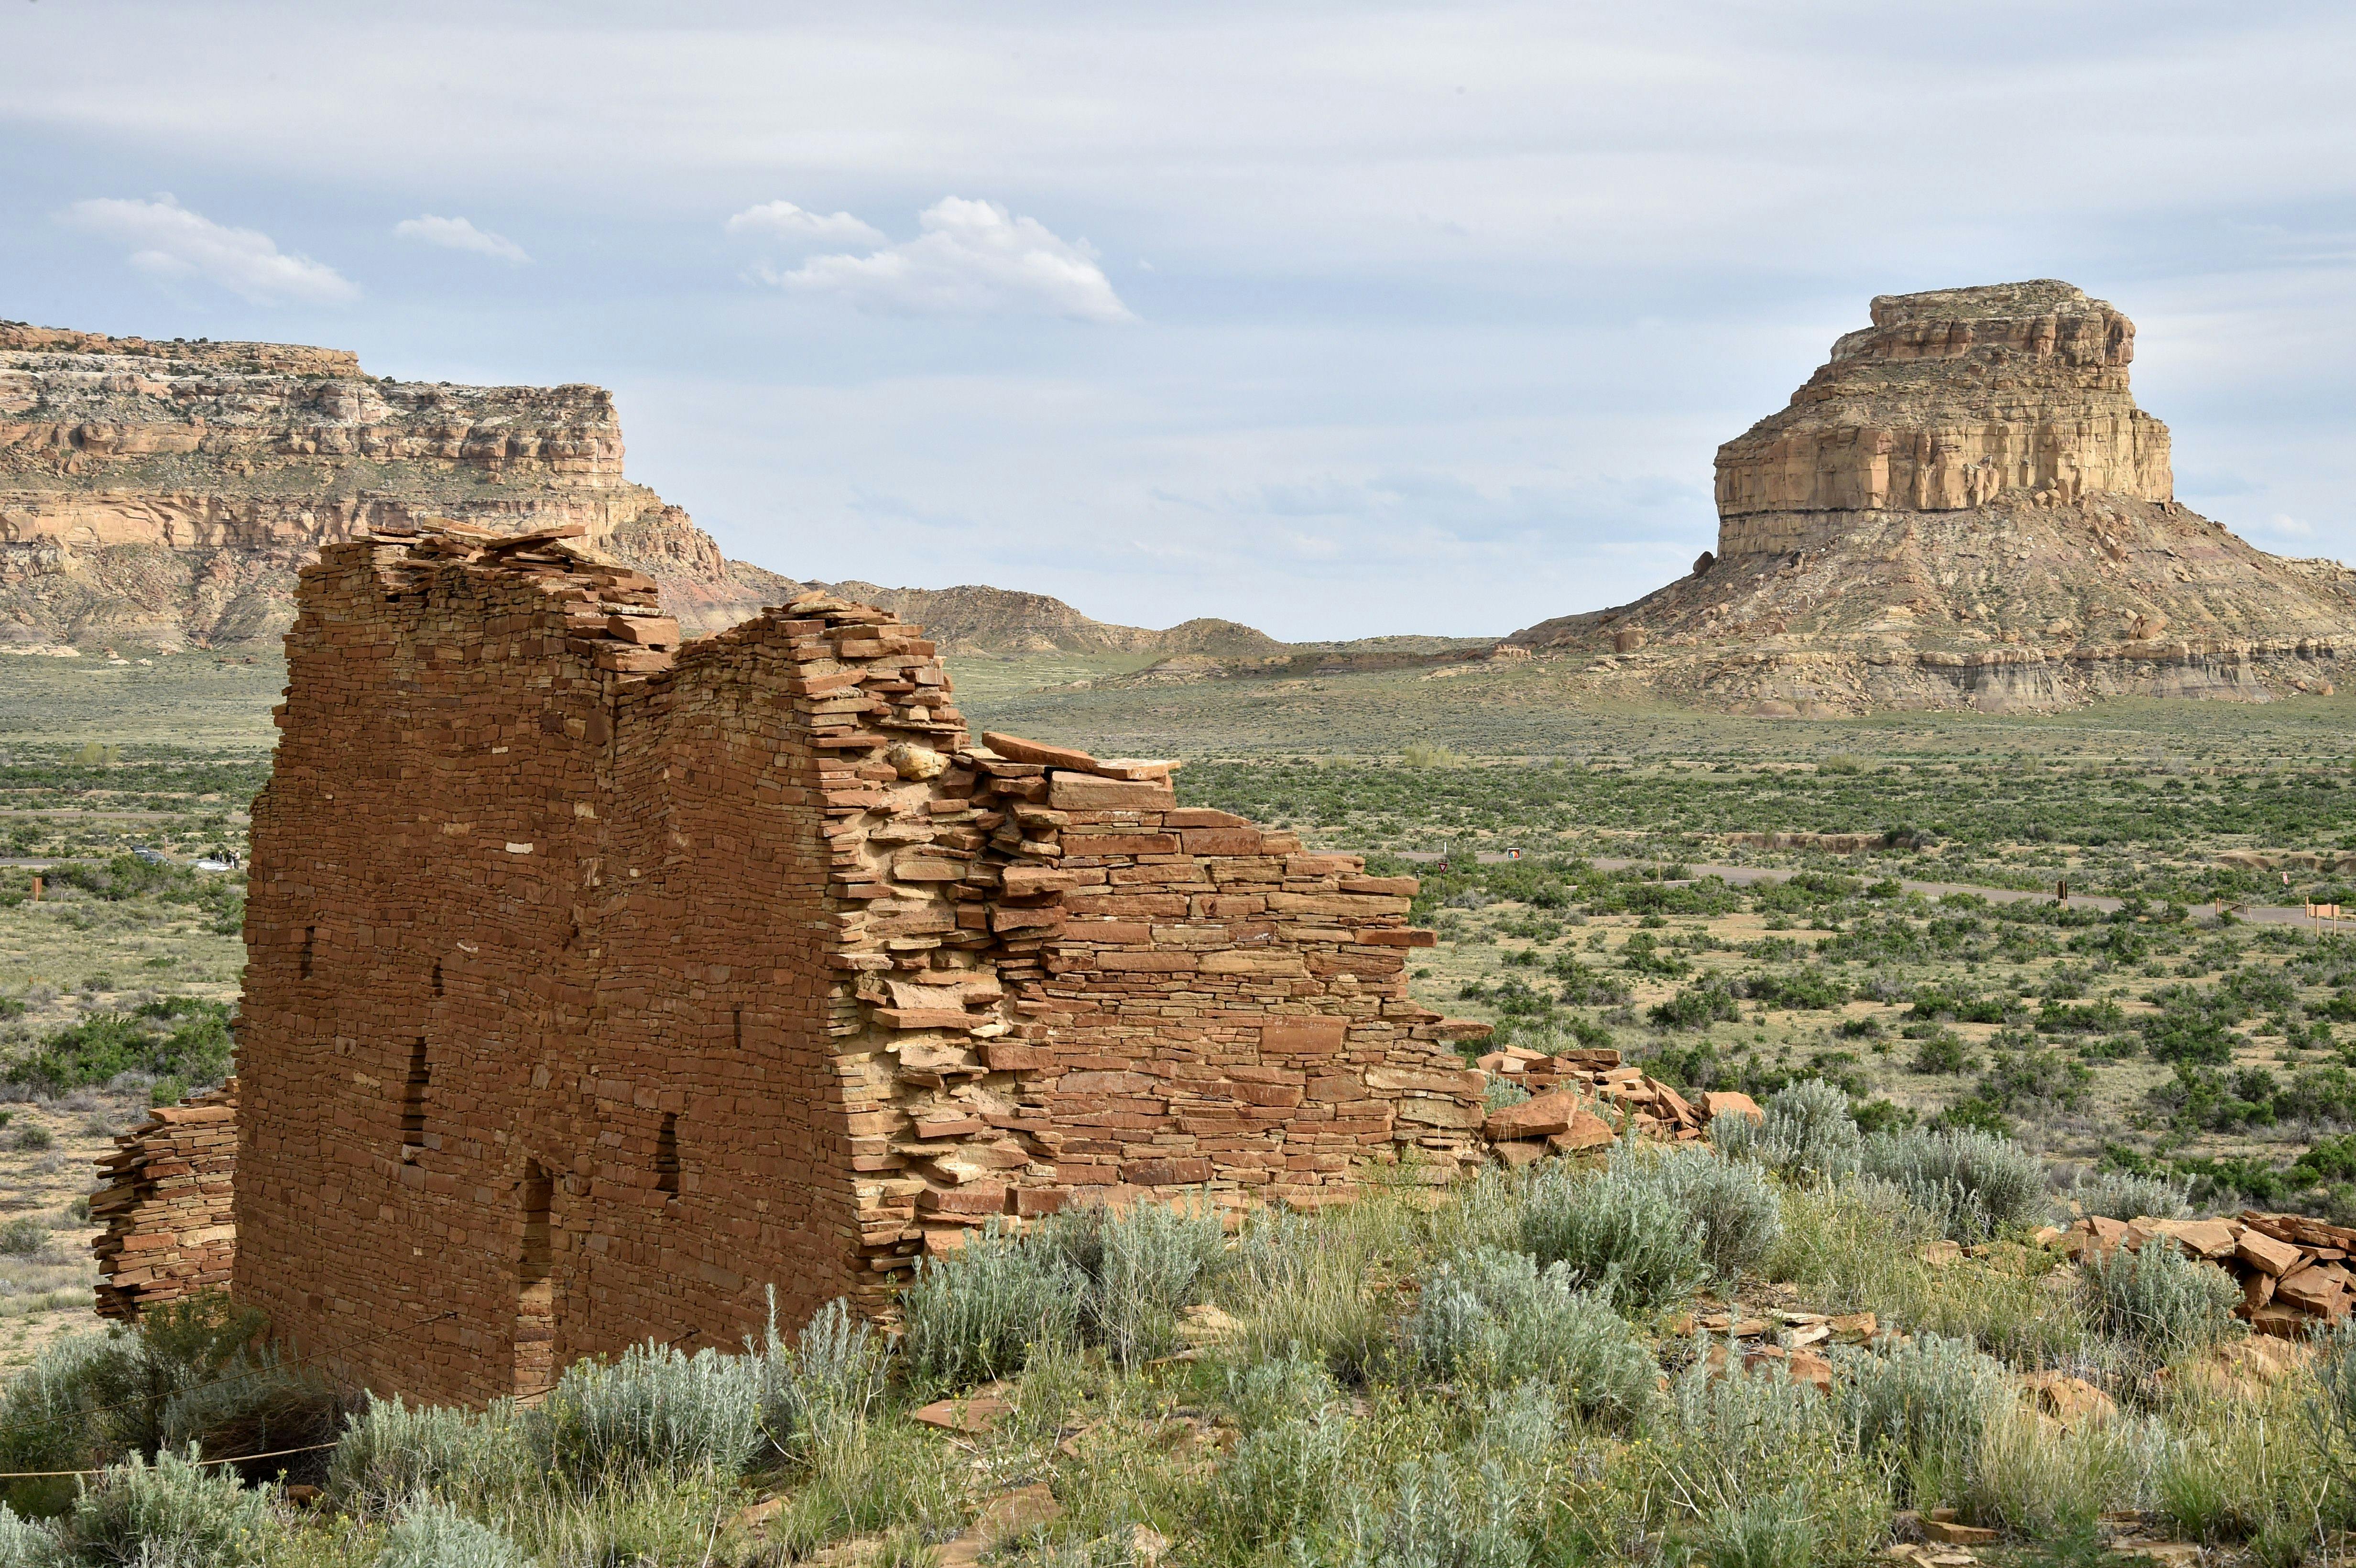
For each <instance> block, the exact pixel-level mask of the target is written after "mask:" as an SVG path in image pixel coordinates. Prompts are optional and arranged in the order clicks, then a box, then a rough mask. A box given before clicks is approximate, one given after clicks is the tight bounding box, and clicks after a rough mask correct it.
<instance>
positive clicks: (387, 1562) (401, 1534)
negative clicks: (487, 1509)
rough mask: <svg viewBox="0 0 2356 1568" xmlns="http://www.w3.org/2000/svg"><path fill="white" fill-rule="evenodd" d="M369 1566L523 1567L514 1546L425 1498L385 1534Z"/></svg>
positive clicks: (396, 1567)
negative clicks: (379, 1548) (382, 1546)
mask: <svg viewBox="0 0 2356 1568" xmlns="http://www.w3.org/2000/svg"><path fill="white" fill-rule="evenodd" d="M373 1568H525V1563H524V1555H523V1553H522V1552H520V1551H519V1550H517V1548H516V1543H515V1542H514V1541H510V1540H509V1539H508V1538H507V1537H506V1536H504V1535H502V1534H500V1533H499V1532H498V1531H496V1530H493V1529H491V1528H490V1527H489V1526H487V1525H483V1524H477V1523H476V1522H475V1521H474V1520H471V1519H468V1518H467V1517H466V1515H465V1514H462V1513H460V1512H459V1511H458V1510H457V1509H454V1508H452V1507H451V1506H450V1505H449V1504H448V1503H445V1502H438V1501H434V1500H432V1499H427V1500H423V1501H421V1502H419V1503H418V1504H416V1506H414V1507H412V1508H411V1509H408V1510H407V1511H406V1512H404V1513H403V1514H402V1516H401V1518H400V1519H399V1520H395V1521H394V1523H393V1527H392V1528H391V1530H389V1531H386V1532H385V1537H384V1549H383V1550H382V1551H380V1552H378V1553H377V1554H376V1562H375V1563H374V1565H373Z"/></svg>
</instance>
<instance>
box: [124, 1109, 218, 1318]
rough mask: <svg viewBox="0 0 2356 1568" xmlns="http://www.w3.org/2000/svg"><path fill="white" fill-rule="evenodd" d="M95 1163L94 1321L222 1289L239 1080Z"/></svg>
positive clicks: (139, 1132)
mask: <svg viewBox="0 0 2356 1568" xmlns="http://www.w3.org/2000/svg"><path fill="white" fill-rule="evenodd" d="M114 1143H115V1150H114V1152H113V1153H112V1154H111V1155H109V1156H108V1157H106V1158H104V1159H102V1160H101V1161H100V1162H99V1167H98V1168H99V1175H100V1186H99V1189H98V1190H97V1191H96V1192H95V1193H93V1194H91V1200H90V1212H91V1218H92V1219H94V1220H97V1221H99V1222H100V1223H101V1224H102V1225H103V1226H104V1227H105V1229H104V1230H103V1231H102V1232H100V1234H99V1236H98V1239H97V1240H96V1241H95V1242H93V1243H91V1250H92V1251H93V1252H94V1253H96V1254H97V1256H98V1275H99V1281H98V1315H99V1316H100V1317H112V1318H118V1319H123V1320H129V1319H133V1318H136V1317H138V1316H139V1315H140V1313H141V1312H142V1311H144V1310H145V1308H147V1307H154V1306H156V1305H158V1304H160V1303H163V1302H166V1301H177V1300H178V1299H179V1298H180V1297H181V1296H187V1295H189V1294H191V1293H192V1292H195V1291H199V1290H207V1289H214V1288H220V1287H225V1286H227V1285H228V1284H229V1282H230V1260H231V1257H232V1256H233V1254H234V1253H235V1251H236V1243H237V1230H236V1227H235V1225H234V1224H233V1223H232V1222H231V1220H230V1185H231V1178H232V1175H233V1173H234V1171H235V1169H236V1166H237V1083H236V1081H235V1080H231V1081H230V1083H226V1084H223V1085H222V1086H221V1087H220V1088H219V1089H215V1090H212V1091H209V1093H202V1094H193V1095H190V1096H189V1097H188V1098H187V1100H185V1101H183V1102H181V1103H180V1104H177V1105H163V1106H158V1107H157V1108H156V1109H155V1111H154V1112H152V1113H150V1115H149V1116H148V1118H147V1120H146V1121H145V1122H143V1123H141V1124H140V1125H138V1126H136V1127H134V1128H133V1129H132V1130H131V1131H129V1132H127V1133H121V1134H118V1135H116V1136H115V1139H114Z"/></svg>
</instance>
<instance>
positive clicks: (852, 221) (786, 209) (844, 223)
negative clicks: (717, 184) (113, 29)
mask: <svg viewBox="0 0 2356 1568" xmlns="http://www.w3.org/2000/svg"><path fill="white" fill-rule="evenodd" d="M725 227H726V228H727V230H728V232H729V233H731V234H758V235H763V236H766V237H769V238H774V239H780V240H802V241H807V242H809V243H810V244H813V245H882V244H883V243H885V240H884V238H883V230H882V229H877V228H875V227H874V226H873V225H872V224H868V223H863V222H862V221H861V220H860V219H856V218H853V217H852V216H851V214H849V213H847V212H837V213H832V214H828V213H819V212H808V211H805V210H803V209H802V208H798V207H796V206H795V205H794V204H793V203H792V202H790V201H765V202H763V203H761V204H760V205H759V206H758V207H748V208H745V209H744V211H742V212H740V213H737V214H736V215H735V216H734V217H733V218H731V219H729V220H728V222H727V224H726V225H725Z"/></svg>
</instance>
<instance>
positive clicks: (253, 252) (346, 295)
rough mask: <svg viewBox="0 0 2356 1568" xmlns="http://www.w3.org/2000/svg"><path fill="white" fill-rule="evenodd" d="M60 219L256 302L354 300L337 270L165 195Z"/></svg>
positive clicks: (145, 259) (106, 203) (144, 262)
mask: <svg viewBox="0 0 2356 1568" xmlns="http://www.w3.org/2000/svg"><path fill="white" fill-rule="evenodd" d="M60 220H61V221H63V222H65V223H68V224H70V225H71V226H72V227H74V228H76V229H85V230H87V231H89V232H90V233H92V234H99V235H103V236H104V237H106V238H107V239H110V240H121V241H123V243H125V244H128V245H131V246H134V247H135V249H134V250H133V251H132V252H131V264H132V265H133V266H134V267H136V268H138V269H139V270H140V271H141V272H148V273H152V274H153V275H155V276H156V277H159V278H190V277H196V278H203V279H205V280H207V281H208V282H210V283H219V284H220V286H221V287H223V288H225V289H227V290H229V291H230V293H233V294H236V295H238V296H240V297H241V298H243V299H247V300H251V301H252V302H253V303H254V304H277V303H279V302H281V301H285V300H300V301H304V302H306V303H308V304H342V303H344V302H345V301H347V300H353V299H357V298H359V292H360V291H359V289H358V288H357V287H356V286H354V284H353V283H351V281H350V280H349V279H348V278H346V277H345V276H344V275H343V274H342V273H341V272H337V271H336V270H335V269H334V268H333V267H330V266H328V265H327V263H326V262H324V261H313V260H311V259H310V258H309V257H308V256H291V255H288V254H287V253H286V252H285V251H281V250H280V249H279V248H278V245H277V242H276V241H274V240H272V239H271V238H270V236H269V235H267V234H264V233H262V231H261V230H259V229H231V228H229V227H227V226H226V225H224V224H220V223H215V222H214V221H213V220H212V219H209V218H207V217H205V216H203V215H202V214H201V213H195V212H191V211H189V210H188V209H187V208H185V207H182V206H181V205H180V204H179V202H178V201H177V199H176V198H175V197H173V196H172V195H171V194H170V193H169V192H164V193H161V194H159V195H157V196H156V197H155V199H153V200H152V201H126V200H118V199H115V198H113V197H99V198H94V199H92V200H89V201H77V202H75V203H74V204H73V205H72V206H71V207H70V208H67V209H66V210H65V212H64V213H63V214H62V215H61V217H60Z"/></svg>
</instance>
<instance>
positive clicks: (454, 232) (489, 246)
mask: <svg viewBox="0 0 2356 1568" xmlns="http://www.w3.org/2000/svg"><path fill="white" fill-rule="evenodd" d="M392 232H393V234H394V236H395V237H396V238H398V239H402V240H422V241H423V242H424V243H425V244H428V245H439V246H441V247H442V248H443V249H444V250H445V251H473V252H474V253H475V254H476V255H477V256H489V257H492V258H494V259H496V260H498V261H505V262H508V263H509V265H511V266H518V267H527V266H530V264H531V258H530V256H528V255H526V254H525V253H524V248H523V247H522V246H520V245H519V244H517V243H516V242H515V241H514V240H510V239H509V238H508V237H507V236H506V235H504V234H493V233H491V232H489V231H488V230H487V229H477V228H476V227H475V226H474V225H473V224H472V223H470V222H468V221H467V220H466V219H463V218H436V217H434V214H432V213H430V212H428V213H425V214H423V215H422V216H420V217H416V218H404V219H402V220H401V221H400V222H398V223H396V224H394V225H393V226H392Z"/></svg>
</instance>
